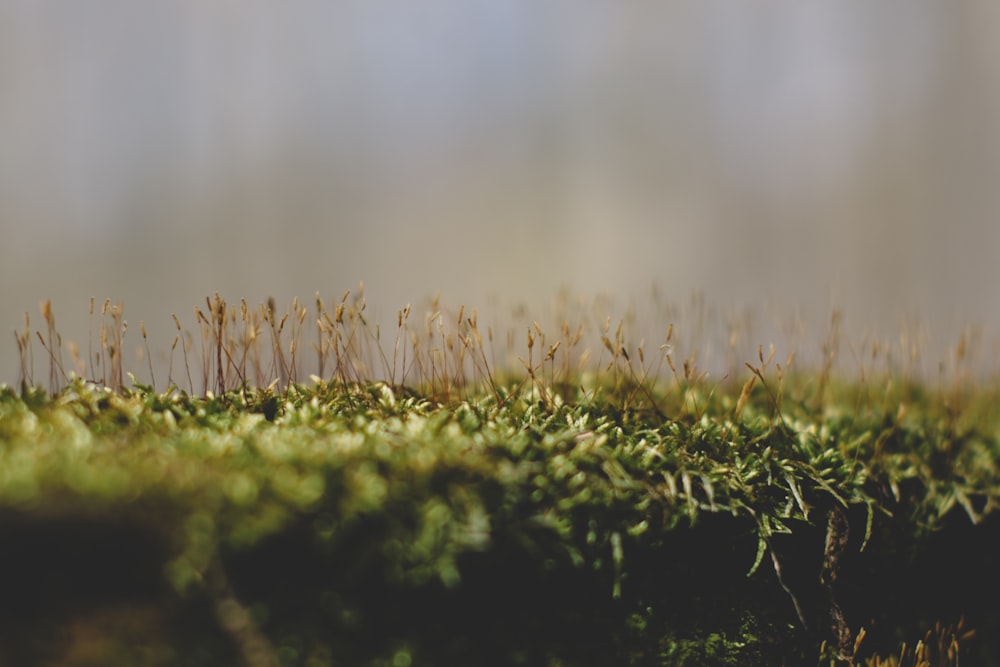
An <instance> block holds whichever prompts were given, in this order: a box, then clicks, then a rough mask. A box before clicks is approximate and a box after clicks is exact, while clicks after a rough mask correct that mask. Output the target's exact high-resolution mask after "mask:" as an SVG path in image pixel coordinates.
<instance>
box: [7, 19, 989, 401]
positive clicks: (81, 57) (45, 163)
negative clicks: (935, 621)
mask: <svg viewBox="0 0 1000 667" xmlns="http://www.w3.org/2000/svg"><path fill="white" fill-rule="evenodd" d="M998 175H1000V4H997V3H986V2H982V3H941V2H935V1H934V0H888V1H885V2H878V3H844V2H839V1H838V0H817V1H815V2H808V3H802V2H795V1H793V0H788V1H781V0H773V1H761V2H743V3H729V2H722V1H721V0H720V1H715V0H690V1H682V2H662V3H622V2H617V3H611V2H589V1H583V2H581V1H579V0H543V1H539V0H504V1H502V2H499V1H496V0H424V1H422V2H410V1H407V0H386V1H375V2H373V1H369V0H336V1H326V0H323V1H321V0H315V1H311V0H297V1H294V2H282V3H274V2H267V1H265V0H260V1H253V0H250V1H246V2H235V1H225V0H208V1H205V0H169V1H166V0H164V1H162V2H160V1H153V2H141V3H139V2H133V1H132V0H93V1H91V2H86V3H81V2H76V1H75V0H49V1H46V2H36V1H35V0H5V1H4V2H3V3H0V325H2V329H3V331H4V335H5V336H6V337H7V341H8V342H7V343H2V344H0V381H7V382H14V380H15V379H16V375H17V351H16V347H15V342H14V338H13V335H10V332H12V331H13V330H14V329H15V328H18V327H20V326H22V325H23V317H24V316H23V314H24V313H25V312H29V313H30V314H31V315H32V318H33V322H34V323H36V324H40V320H41V318H40V316H39V315H38V303H39V302H40V301H41V300H43V299H52V302H53V305H54V308H55V313H56V317H57V323H58V325H59V329H60V331H62V333H63V335H64V337H66V338H76V339H77V340H80V339H83V338H85V337H86V336H87V327H88V324H87V319H88V304H89V300H90V298H91V297H92V296H93V297H96V298H97V301H98V304H100V303H101V302H102V301H103V300H104V299H105V298H110V299H112V300H113V301H115V302H117V301H123V302H124V303H125V315H126V319H127V320H128V321H129V322H130V325H131V328H130V334H129V335H130V336H131V337H132V341H133V342H138V335H137V334H138V326H137V324H138V321H139V320H142V321H144V322H145V323H146V326H147V328H148V329H149V330H150V337H151V341H155V344H154V348H156V349H158V350H159V352H158V353H157V354H158V355H159V359H160V361H162V358H163V356H164V355H165V352H166V348H167V347H168V346H169V340H170V338H171V337H172V335H173V323H172V321H171V317H170V316H171V313H174V312H176V313H178V315H179V316H180V317H181V319H182V320H183V321H184V322H185V324H186V325H190V326H191V327H192V328H194V317H193V314H192V308H193V306H195V305H199V304H203V303H204V298H205V296H206V295H211V294H214V293H215V292H220V293H221V294H222V295H223V296H224V297H226V298H227V299H229V300H231V301H235V300H238V299H239V298H241V297H245V298H247V299H248V300H249V301H250V302H251V303H257V302H260V301H262V300H264V299H266V298H267V297H268V296H274V297H275V298H276V299H277V300H278V302H279V304H281V303H288V302H290V300H291V298H292V297H293V296H296V295H297V296H300V297H302V298H303V299H305V300H307V301H308V300H311V299H312V296H313V294H314V293H315V292H316V291H317V290H319V291H320V292H321V293H322V294H323V295H324V296H325V297H327V298H329V299H333V300H339V298H340V294H341V293H342V292H343V291H344V290H345V289H348V288H355V289H356V286H357V284H358V281H360V280H363V281H364V283H365V288H366V293H367V299H368V304H369V306H368V307H369V311H368V312H369V313H370V314H372V316H374V317H380V318H382V319H383V320H384V321H388V322H394V321H395V317H396V312H397V309H398V308H400V307H402V306H403V305H405V304H406V303H407V302H414V303H416V302H419V301H420V300H421V299H424V298H427V297H429V296H431V295H433V294H434V293H435V292H438V291H440V292H441V295H442V299H443V300H444V301H446V302H448V303H452V304H459V303H463V304H467V305H469V306H470V307H471V306H478V307H479V308H480V311H481V317H484V318H485V317H487V316H491V315H493V316H496V317H498V318H500V319H502V318H503V316H504V313H505V312H506V310H507V309H509V308H512V307H516V305H517V304H523V305H524V306H526V307H527V309H528V311H529V312H531V310H532V309H536V310H537V311H538V312H543V311H544V310H545V309H546V308H550V307H551V303H552V300H553V298H555V295H557V294H558V293H559V291H560V290H563V293H564V294H565V293H566V291H569V292H572V293H573V294H577V295H582V296H581V298H583V297H587V296H589V295H595V294H598V293H606V294H610V295H612V296H613V298H614V299H621V300H630V299H631V300H633V301H634V303H635V304H638V308H639V309H640V310H641V309H642V308H643V307H644V305H643V304H645V303H647V302H648V300H649V299H650V297H649V294H650V292H651V290H653V289H654V288H655V290H656V291H657V294H658V296H657V297H656V298H658V299H661V300H667V301H675V302H677V303H681V304H683V303H691V300H692V299H695V300H696V301H697V303H698V304H702V305H700V306H697V307H699V308H705V307H707V308H710V309H712V312H715V313H722V314H723V315H720V316H719V317H718V320H717V321H720V322H722V321H727V320H726V318H727V317H729V315H725V314H726V313H737V314H738V313H747V312H752V313H754V314H755V317H757V319H758V324H757V325H755V326H758V327H759V337H760V340H759V341H758V340H753V341H749V342H750V344H751V345H752V346H755V345H756V343H757V342H762V343H764V344H765V345H766V344H767V343H769V342H771V341H772V340H773V339H775V338H780V337H781V336H782V335H785V334H787V331H788V329H787V326H785V325H781V326H772V325H770V324H768V323H767V321H766V320H767V319H768V318H771V317H775V318H777V319H779V320H780V319H781V318H786V320H794V321H795V322H796V323H797V324H796V325H795V326H796V327H798V328H797V331H798V333H797V334H796V336H798V344H800V345H805V346H806V347H807V348H809V349H818V347H819V344H820V342H821V340H822V338H823V337H824V335H825V334H824V332H825V330H826V326H827V321H828V319H829V317H830V313H831V311H832V309H833V308H842V309H843V312H844V317H845V319H844V322H845V328H846V329H847V331H848V333H849V335H851V336H854V337H863V336H865V335H872V332H877V333H876V334H875V335H880V336H886V337H887V338H888V339H892V338H893V336H896V332H899V331H901V330H906V331H908V332H910V333H909V334H907V335H912V334H913V332H919V337H920V339H921V340H922V341H923V343H922V344H923V345H924V349H925V350H926V357H927V358H928V359H929V360H930V361H929V362H928V363H930V364H931V365H933V363H934V358H935V357H936V356H937V357H940V356H941V355H946V354H947V350H948V347H947V346H948V345H949V344H950V343H951V342H953V341H954V340H955V339H956V338H957V337H958V335H959V333H960V332H961V331H962V330H963V328H964V327H969V326H973V327H978V329H977V331H979V332H980V336H981V338H982V340H984V341H987V344H986V348H987V350H989V349H995V348H990V347H989V346H990V345H991V343H989V341H991V340H993V338H994V334H993V332H994V331H996V330H998V329H1000V312H998V308H997V306H996V301H995V294H996V293H997V290H998V288H1000V265H998V262H997V261H996V260H995V255H996V253H997V251H998V250H1000V224H998V214H1000V183H998ZM694 295H700V296H694ZM512 304H513V305H512ZM704 304H708V306H704ZM712 321H715V320H712ZM666 324H667V323H666V322H662V323H653V325H654V326H662V327H663V328H664V329H665V327H666ZM748 340H749V339H748ZM803 341H804V342H803ZM779 343H780V341H779ZM808 351H809V350H808V349H807V350H805V352H808ZM989 358H990V355H989V354H986V355H985V356H984V357H983V359H984V361H983V363H988V362H989ZM138 367H139V368H143V366H141V365H138ZM38 375H39V376H41V377H44V373H41V372H39V373H38Z"/></svg>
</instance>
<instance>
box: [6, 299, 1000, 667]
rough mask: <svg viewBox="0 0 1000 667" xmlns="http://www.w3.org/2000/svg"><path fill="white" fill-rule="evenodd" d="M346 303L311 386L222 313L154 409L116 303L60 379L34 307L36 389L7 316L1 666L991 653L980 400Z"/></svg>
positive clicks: (325, 317)
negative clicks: (375, 322)
mask: <svg viewBox="0 0 1000 667" xmlns="http://www.w3.org/2000/svg"><path fill="white" fill-rule="evenodd" d="M364 310H365V308H364V303H363V300H354V301H349V300H348V297H347V295H345V297H344V299H342V301H341V302H340V303H339V304H338V305H336V306H335V307H332V308H331V309H330V311H329V312H328V311H327V310H326V308H325V307H324V306H323V304H322V302H321V301H320V300H319V299H318V298H317V304H316V313H315V315H316V317H315V320H316V341H315V342H314V343H313V345H312V353H313V355H314V356H313V357H312V358H313V360H314V363H315V371H316V372H315V373H314V376H315V377H314V378H313V379H311V380H309V381H308V383H306V382H303V381H304V380H305V378H303V377H302V371H301V367H302V365H303V355H302V354H301V352H300V350H302V349H304V344H303V342H302V341H303V336H304V332H305V331H306V326H305V322H306V318H307V317H308V314H307V311H305V309H304V308H302V307H300V306H299V305H298V304H293V308H292V310H291V311H290V313H288V314H286V315H285V316H284V317H277V316H276V315H275V311H274V307H273V305H269V306H264V307H261V308H260V309H258V310H257V311H253V310H250V309H248V308H247V307H246V305H245V304H241V307H240V308H230V307H229V306H227V305H226V304H225V302H223V301H222V300H221V299H220V298H219V297H216V299H215V300H214V301H213V300H209V302H208V304H207V311H198V312H197V313H196V317H197V320H198V323H199V326H200V336H199V338H200V346H196V345H194V344H193V342H192V341H195V340H196V339H194V337H193V336H190V335H186V334H185V332H183V331H181V327H180V323H179V322H177V320H176V319H175V322H177V328H178V338H177V339H175V342H174V348H175V349H176V348H177V345H178V341H180V342H181V343H182V345H181V347H180V351H179V352H178V357H179V358H180V359H182V360H183V362H182V363H183V368H184V370H183V371H182V372H179V373H178V372H176V371H175V369H174V364H173V363H171V365H170V370H169V371H168V374H169V383H170V384H169V386H168V387H167V388H166V389H165V390H163V391H158V390H156V389H155V388H154V387H153V386H152V385H141V384H137V383H135V382H134V381H133V382H132V384H131V386H128V387H127V386H126V385H125V377H126V373H125V372H124V368H123V362H122V354H121V350H122V349H123V345H124V343H123V339H124V335H125V332H126V325H125V323H124V319H123V318H122V314H121V310H120V309H118V310H115V309H113V308H111V307H109V306H105V309H104V311H103V312H102V313H101V318H102V319H101V323H100V329H99V340H100V343H99V345H98V348H99V349H98V352H97V353H96V354H95V353H93V351H92V350H88V352H87V354H86V356H85V357H83V358H82V359H81V358H80V355H79V354H73V353H72V352H71V356H72V357H73V360H72V362H71V363H72V364H73V366H74V367H75V368H76V369H77V370H76V371H75V372H70V371H68V370H67V365H68V364H66V363H65V362H64V359H63V354H62V342H61V340H60V338H59V334H58V333H56V332H55V324H54V317H53V316H52V313H51V309H50V308H48V307H47V306H44V307H43V316H44V319H45V321H46V331H45V332H38V333H36V334H35V338H36V340H38V341H40V344H41V345H42V346H43V350H44V352H45V357H43V358H47V359H48V361H49V368H50V375H49V380H50V385H51V386H50V387H49V390H48V391H46V390H43V389H40V388H37V387H35V386H34V379H33V377H32V368H33V365H34V358H33V351H32V332H31V330H30V323H26V327H25V330H24V331H23V332H19V333H18V334H16V337H17V343H18V349H19V351H20V353H21V360H22V382H21V383H20V384H21V387H20V388H19V389H18V390H15V389H12V388H3V389H2V390H0V539H2V541H3V545H4V546H3V549H4V551H3V555H2V556H0V586H3V589H4V590H5V591H7V592H6V593H5V595H4V596H3V598H2V599H0V664H53V665H135V664H140V665H175V664H176V665H223V664H226V665H228V664H244V665H309V666H314V665H518V664H521V665H552V666H556V665H566V666H570V665H580V666H586V667H589V666H593V665H678V666H680V665H781V664H785V665H834V664H855V665H870V666H873V667H887V666H890V665H892V666H897V665H906V666H913V667H916V666H918V665H920V666H927V667H938V666H944V665H958V655H959V653H962V654H963V656H964V657H966V658H967V659H968V657H969V656H971V659H972V660H974V661H975V664H985V665H989V664H998V660H1000V645H998V644H997V642H996V640H995V639H991V637H996V636H998V635H997V630H1000V614H998V613H997V611H996V604H995V594H996V591H997V590H998V588H997V584H998V583H1000V582H998V575H997V571H996V567H995V562H996V555H997V553H996V548H997V547H996V546H995V545H996V544H998V543H1000V540H997V531H998V523H997V518H996V517H997V515H996V513H995V512H994V511H993V510H994V509H996V508H997V506H998V502H1000V467H998V458H1000V445H998V442H997V434H998V433H1000V415H998V413H997V408H996V406H997V405H998V402H997V400H998V398H1000V396H998V392H997V390H996V389H994V388H991V387H988V386H986V385H985V384H983V383H982V382H978V383H977V382H973V381H971V380H969V379H968V378H966V377H964V376H961V374H959V373H957V372H956V373H955V376H954V379H953V381H951V382H949V383H947V384H944V383H939V386H932V385H931V384H930V383H927V382H923V381H919V380H915V379H912V378H907V377H905V375H904V374H898V373H897V374H894V373H893V372H892V371H891V368H889V367H888V366H887V367H886V368H885V369H884V370H883V372H880V373H874V372H871V370H869V372H867V373H866V375H865V377H863V378H862V379H861V380H860V381H853V382H845V381H843V380H838V379H837V378H836V377H835V376H836V374H835V373H834V372H832V370H831V369H832V368H833V364H832V361H833V358H834V354H835V349H834V346H833V345H832V344H830V345H828V346H827V348H826V349H827V356H826V357H825V362H824V364H823V365H822V366H821V367H820V368H819V369H817V370H816V371H815V372H799V373H792V372H791V370H790V365H791V359H789V360H787V361H785V362H784V363H783V364H778V363H775V362H774V353H773V350H772V351H770V352H769V353H766V354H765V352H764V350H763V349H760V350H758V353H757V355H756V358H754V359H752V362H751V363H748V364H746V365H745V366H744V367H743V369H744V372H743V375H744V377H743V378H742V380H740V381H735V382H731V383H723V382H720V383H717V384H714V385H713V384H711V383H709V382H708V381H707V380H706V378H705V376H704V375H703V374H702V373H700V372H699V370H698V368H697V363H696V361H697V356H696V354H691V355H689V356H688V357H687V358H686V359H684V360H680V361H675V359H674V358H673V354H672V353H673V345H674V343H675V342H676V341H675V340H674V339H673V338H672V336H673V333H672V329H670V328H668V330H667V334H666V337H665V342H664V344H663V347H661V348H659V351H658V352H657V353H656V354H655V355H654V354H647V353H646V351H645V350H644V344H642V343H640V344H639V345H638V346H632V347H630V346H629V345H627V344H626V342H625V333H624V328H623V326H619V327H617V330H613V329H612V328H611V324H610V320H605V321H604V323H599V324H597V325H596V326H593V325H590V324H589V323H588V321H584V322H582V323H579V324H576V326H574V324H572V323H570V322H566V323H565V324H564V325H563V326H562V327H560V331H561V334H560V335H559V336H556V337H554V338H549V339H547V338H546V336H545V333H544V329H543V327H540V326H538V325H537V324H532V325H531V326H530V327H527V328H526V332H527V333H526V334H525V340H524V342H523V348H521V350H520V353H518V350H515V349H513V346H512V343H511V342H510V340H511V339H510V338H508V357H510V356H514V357H519V361H518V365H513V364H509V363H505V362H500V363H498V362H497V361H496V360H495V356H494V350H493V349H492V339H493V332H492V330H490V329H487V330H486V331H483V332H481V331H480V329H479V325H478V322H477V316H476V315H475V314H474V313H471V314H470V315H469V316H468V317H465V314H464V311H463V310H462V309H459V311H458V313H457V315H454V314H453V315H452V316H450V317H448V318H447V323H446V321H445V320H446V318H445V317H444V316H442V315H441V310H440V309H439V307H438V306H437V304H434V307H433V308H432V309H431V313H430V315H429V316H428V318H427V320H426V323H425V324H426V326H425V327H423V328H420V329H419V330H418V331H414V330H413V329H411V328H409V326H408V324H407V322H408V318H409V317H410V308H409V307H407V308H406V309H404V310H403V311H400V313H399V317H398V332H397V334H396V335H395V336H394V337H393V338H392V340H389V341H388V342H383V340H384V339H383V338H382V336H381V333H380V332H379V331H378V330H377V329H376V330H374V331H373V330H372V328H371V327H369V326H368V323H367V322H366V320H365V317H364ZM92 312H93V310H92ZM206 313H207V314H206ZM109 315H110V318H111V319H110V321H108V320H106V317H107V316H109ZM598 322H600V320H598ZM286 326H287V328H286ZM141 331H142V337H143V339H145V327H144V326H143V327H141ZM588 335H590V336H593V337H594V339H595V340H596V341H597V344H596V345H594V346H593V347H591V346H589V343H588V342H587V341H588V339H587V336H588ZM306 349H308V348H306ZM591 350H597V352H591ZM147 352H148V351H147ZM966 354H967V352H966V351H964V350H958V351H956V360H958V361H961V359H962V358H964V357H965V355H966ZM876 356H877V353H872V354H871V357H870V358H871V359H875V358H876ZM654 357H655V358H654ZM178 367H180V363H179V364H178ZM149 372H150V376H151V377H152V375H153V372H154V371H153V367H152V366H151V365H150V367H149ZM77 375H78V376H79V377H77ZM175 375H179V376H180V377H182V378H183V382H181V383H180V384H181V385H187V387H186V389H184V388H179V387H178V386H177V384H175ZM377 376H381V377H377ZM84 377H89V378H91V380H90V381H86V380H83V379H80V378H84ZM196 377H197V378H198V379H199V380H201V385H202V389H203V394H202V395H196V394H195V388H194V385H195V382H194V379H195V378H196ZM94 380H98V381H96V382H95V381H94ZM862 628H863V629H862ZM967 628H971V629H967ZM53 638H55V639H53ZM916 640H920V641H919V642H918V641H916Z"/></svg>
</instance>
